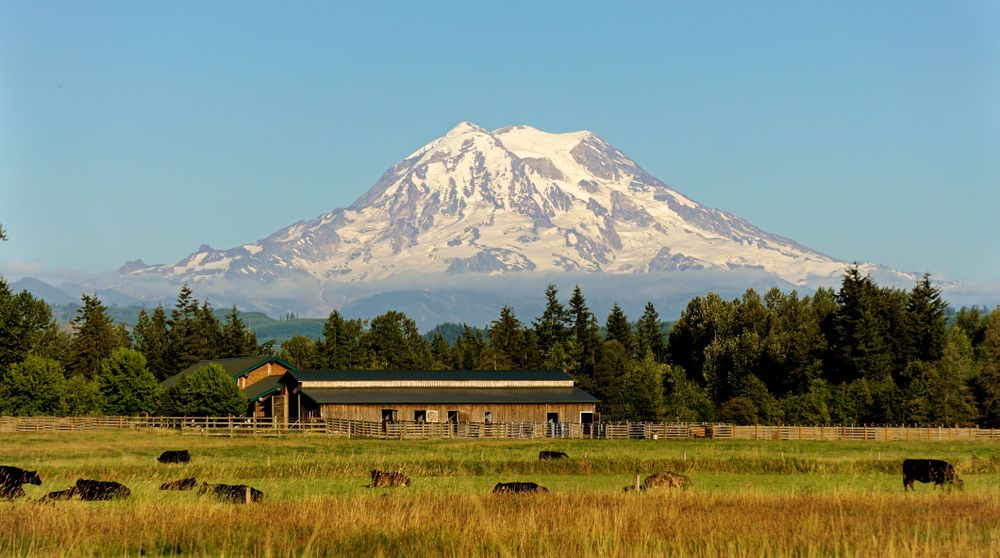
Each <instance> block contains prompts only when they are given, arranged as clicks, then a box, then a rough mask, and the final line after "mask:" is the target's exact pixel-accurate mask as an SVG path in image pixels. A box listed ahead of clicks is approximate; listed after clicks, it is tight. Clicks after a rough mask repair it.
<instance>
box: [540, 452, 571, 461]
mask: <svg viewBox="0 0 1000 558" xmlns="http://www.w3.org/2000/svg"><path fill="white" fill-rule="evenodd" d="M538 459H540V460H541V459H569V455H567V454H566V452H564V451H549V450H543V451H540V452H538Z"/></svg>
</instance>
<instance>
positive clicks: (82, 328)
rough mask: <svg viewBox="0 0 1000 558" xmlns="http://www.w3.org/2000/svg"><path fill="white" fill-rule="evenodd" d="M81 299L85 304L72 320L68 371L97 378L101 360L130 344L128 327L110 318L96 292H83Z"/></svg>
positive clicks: (71, 373)
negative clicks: (93, 293)
mask: <svg viewBox="0 0 1000 558" xmlns="http://www.w3.org/2000/svg"><path fill="white" fill-rule="evenodd" d="M81 300H82V301H83V306H82V307H80V308H79V309H78V310H77V315H76V317H75V318H73V320H72V321H71V322H70V325H71V326H72V327H73V329H74V330H75V333H74V335H73V339H72V340H71V341H70V352H71V360H70V366H69V373H70V375H74V374H80V375H82V376H83V377H85V378H94V377H95V376H96V375H97V372H98V370H99V368H100V363H101V361H102V360H104V359H105V358H108V357H109V356H110V355H111V352H112V351H114V350H115V349H117V348H121V347H128V346H129V345H130V343H129V339H128V333H126V331H125V326H124V325H121V324H115V323H114V322H113V321H112V320H111V317H110V316H108V311H107V308H105V307H104V304H102V303H101V300H100V299H99V298H97V295H94V296H90V295H87V294H84V295H83V296H82V297H81Z"/></svg>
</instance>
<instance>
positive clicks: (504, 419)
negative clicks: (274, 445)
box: [163, 356, 598, 424]
mask: <svg viewBox="0 0 1000 558" xmlns="http://www.w3.org/2000/svg"><path fill="white" fill-rule="evenodd" d="M209 364H219V365H220V366H222V368H223V369H224V370H225V371H226V373H227V374H229V376H230V377H232V378H233V381H235V382H236V384H237V385H238V386H239V388H240V390H241V391H242V392H243V394H244V395H245V396H246V397H247V400H248V402H249V404H248V408H247V415H248V416H254V417H276V418H281V419H285V420H297V419H299V418H303V419H310V418H340V419H350V420H364V421H371V422H383V423H386V422H390V423H394V422H416V423H447V422H451V423H458V422H476V423H484V424H491V423H509V422H530V423H566V422H572V423H582V424H588V423H591V422H594V421H595V408H596V405H597V402H598V400H597V398H595V397H594V396H593V395H591V394H589V393H587V392H586V391H584V390H582V389H580V388H578V387H576V384H575V382H574V381H573V378H571V377H570V376H569V375H567V374H566V373H565V372H562V371H559V370H297V369H295V368H294V367H293V366H291V365H290V364H288V363H286V362H284V361H282V360H281V359H279V358H276V357H270V356H255V357H242V358H228V359H216V360H203V361H200V362H197V363H195V364H193V365H191V366H189V367H188V368H186V369H184V370H183V371H181V372H180V373H178V374H175V375H174V376H171V377H170V378H168V379H167V380H165V381H164V382H163V387H164V388H166V389H169V388H170V387H171V386H173V385H174V384H176V383H177V382H178V381H180V379H181V378H182V377H184V375H186V374H190V373H191V372H193V371H194V370H197V369H198V368H201V367H203V366H206V365H209Z"/></svg>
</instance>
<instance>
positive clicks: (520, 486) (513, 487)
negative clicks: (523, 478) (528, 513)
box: [493, 482, 549, 494]
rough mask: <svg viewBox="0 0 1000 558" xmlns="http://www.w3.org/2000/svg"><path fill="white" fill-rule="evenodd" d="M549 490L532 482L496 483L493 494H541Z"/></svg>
mask: <svg viewBox="0 0 1000 558" xmlns="http://www.w3.org/2000/svg"><path fill="white" fill-rule="evenodd" d="M548 491H549V489H548V488H545V487H544V486H538V485H537V484H536V483H533V482H498V483H497V485H496V486H494V487H493V493H494V494H542V493H546V492H548Z"/></svg>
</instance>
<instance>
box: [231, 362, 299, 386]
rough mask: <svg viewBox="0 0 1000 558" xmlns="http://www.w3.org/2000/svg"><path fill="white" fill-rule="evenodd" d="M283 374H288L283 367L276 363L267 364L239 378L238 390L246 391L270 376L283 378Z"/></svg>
mask: <svg viewBox="0 0 1000 558" xmlns="http://www.w3.org/2000/svg"><path fill="white" fill-rule="evenodd" d="M285 372H288V369H287V368H285V367H284V366H282V365H280V364H278V363H277V362H268V363H267V364H264V365H263V366H261V367H259V368H256V369H254V370H252V371H251V372H250V373H249V374H247V375H246V376H243V377H242V378H240V381H239V386H240V389H246V388H247V387H248V386H252V385H254V384H256V383H257V382H259V381H261V380H263V379H264V378H267V377H270V376H283V375H284V374H285Z"/></svg>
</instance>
